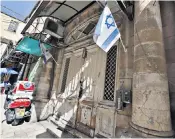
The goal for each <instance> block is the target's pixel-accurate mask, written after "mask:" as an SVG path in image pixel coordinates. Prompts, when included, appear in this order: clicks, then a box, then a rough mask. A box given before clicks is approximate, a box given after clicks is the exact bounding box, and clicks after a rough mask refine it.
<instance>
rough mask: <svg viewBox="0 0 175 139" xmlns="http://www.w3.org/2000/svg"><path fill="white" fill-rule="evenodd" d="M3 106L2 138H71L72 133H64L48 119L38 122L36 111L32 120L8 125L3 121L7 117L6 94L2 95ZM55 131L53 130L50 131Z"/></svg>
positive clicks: (1, 110)
mask: <svg viewBox="0 0 175 139" xmlns="http://www.w3.org/2000/svg"><path fill="white" fill-rule="evenodd" d="M0 100H1V107H0V113H1V114H0V121H1V126H0V127H1V129H0V138H56V137H62V138H64V137H65V138H71V137H73V136H72V135H70V134H68V133H63V132H62V131H61V130H59V129H57V127H56V126H55V125H53V124H51V123H49V122H48V121H41V122H36V117H35V113H33V115H32V118H31V121H30V122H28V123H26V122H24V123H23V124H21V125H18V126H12V125H8V124H7V123H6V121H4V122H2V121H3V120H4V119H5V115H4V108H3V106H4V100H5V95H4V94H1V95H0ZM50 131H53V132H50Z"/></svg>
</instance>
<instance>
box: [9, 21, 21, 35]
mask: <svg viewBox="0 0 175 139" xmlns="http://www.w3.org/2000/svg"><path fill="white" fill-rule="evenodd" d="M18 24H19V23H18V22H16V21H13V20H11V21H10V24H9V27H8V31H11V32H16V30H17V28H18Z"/></svg>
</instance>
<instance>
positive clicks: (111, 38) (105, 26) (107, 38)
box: [93, 6, 120, 52]
mask: <svg viewBox="0 0 175 139" xmlns="http://www.w3.org/2000/svg"><path fill="white" fill-rule="evenodd" d="M119 38H120V32H119V30H118V28H117V25H116V23H115V20H114V18H113V16H112V14H111V11H110V9H109V8H108V6H105V8H104V10H103V13H102V14H101V16H100V18H99V21H98V23H97V25H96V28H95V32H94V35H93V39H94V42H95V43H96V44H97V45H98V46H99V47H100V48H102V49H103V50H104V51H105V52H108V51H109V50H110V48H111V47H112V46H113V45H114V44H115V42H116V41H117V40H118V39H119Z"/></svg>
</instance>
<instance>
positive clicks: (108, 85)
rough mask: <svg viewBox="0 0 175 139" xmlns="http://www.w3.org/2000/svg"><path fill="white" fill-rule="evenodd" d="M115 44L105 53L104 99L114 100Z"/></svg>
mask: <svg viewBox="0 0 175 139" xmlns="http://www.w3.org/2000/svg"><path fill="white" fill-rule="evenodd" d="M116 53H117V46H113V47H112V48H111V49H110V50H109V51H108V53H107V60H106V73H105V88H104V96H103V99H104V100H109V101H114V91H115V74H116V57H117V54H116Z"/></svg>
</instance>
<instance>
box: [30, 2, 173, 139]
mask: <svg viewBox="0 0 175 139" xmlns="http://www.w3.org/2000/svg"><path fill="white" fill-rule="evenodd" d="M174 5H175V3H174V2H168V1H166V2H157V1H156V2H154V1H151V2H149V3H147V2H141V1H138V2H134V20H133V21H130V20H129V19H128V17H127V16H126V15H125V14H124V13H123V12H122V11H119V12H114V13H113V16H114V18H115V20H116V22H118V21H119V22H120V24H118V27H119V30H120V33H121V37H122V40H123V43H124V45H125V46H126V48H127V52H124V50H123V48H122V45H121V42H120V41H117V42H116V44H115V45H114V46H113V47H112V48H111V50H110V51H109V52H108V53H105V52H104V51H103V50H101V49H100V48H99V47H98V46H97V45H96V44H95V43H94V41H93V37H92V36H93V32H94V28H91V27H92V26H94V25H96V23H97V21H98V19H99V16H100V14H101V11H102V7H100V6H99V4H97V3H94V4H93V5H91V6H90V7H89V8H87V9H86V10H85V11H83V12H82V13H80V14H78V15H77V16H76V17H75V18H73V19H72V20H71V21H70V22H69V23H67V24H66V26H65V31H64V43H65V44H68V47H66V48H60V49H56V48H54V51H52V54H53V55H54V57H55V59H56V60H57V63H58V65H56V64H55V63H54V62H53V61H49V62H48V63H47V64H46V65H45V66H43V65H42V64H41V66H40V70H39V71H38V73H39V74H38V75H37V77H36V82H37V92H36V97H35V107H36V113H37V116H38V119H39V120H43V119H49V120H50V121H52V122H54V123H56V124H57V125H60V124H61V125H62V127H65V128H68V127H72V128H75V129H77V130H79V131H80V132H82V133H84V134H86V135H88V136H91V137H94V136H100V137H101V136H103V137H118V136H119V134H120V133H119V131H120V130H121V129H129V128H131V129H133V130H134V131H136V132H137V133H138V134H140V135H142V136H146V137H172V136H173V134H174V133H173V129H174V128H175V127H174V125H175V123H174V121H175V118H174V117H175V116H174V115H175V111H174V110H175V105H174V104H175V103H174V102H173V101H174V100H175V95H174V94H175V92H174V88H175V82H174V75H175V71H174V68H173V67H174V66H173V65H174V57H173V55H174V54H175V53H174V49H175V47H174V46H175V29H174V26H173V23H175V18H174V17H175V8H174V7H175V6H174ZM31 18H32V17H31ZM168 19H170V20H168ZM87 27H88V28H91V30H90V29H89V30H88V29H87ZM80 30H81V32H84V33H80ZM82 30H83V31H82ZM85 34H86V35H85ZM122 89H124V90H125V91H126V90H127V91H129V92H132V93H131V94H132V101H131V103H125V105H123V108H122V109H118V108H119V105H120V103H119V101H118V98H119V96H120V90H122Z"/></svg>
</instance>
